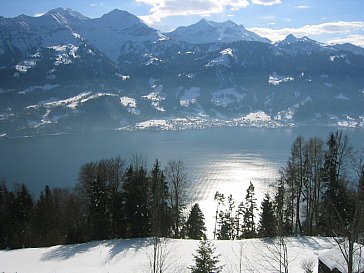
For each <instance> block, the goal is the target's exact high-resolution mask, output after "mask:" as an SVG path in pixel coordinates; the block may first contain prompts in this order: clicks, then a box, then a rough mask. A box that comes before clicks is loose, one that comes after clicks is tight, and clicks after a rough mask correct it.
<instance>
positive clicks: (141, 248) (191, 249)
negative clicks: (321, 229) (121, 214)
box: [0, 237, 335, 273]
mask: <svg viewBox="0 0 364 273" xmlns="http://www.w3.org/2000/svg"><path fill="white" fill-rule="evenodd" d="M214 245H215V246H216V251H215V254H220V255H221V256H220V264H221V265H224V270H223V272H229V273H234V272H239V271H238V269H239V261H240V262H241V263H242V269H243V272H260V273H265V272H267V273H268V272H278V271H279V270H277V269H279V267H278V266H279V261H278V259H277V258H278V252H277V249H276V247H278V245H275V244H274V243H272V241H271V240H269V239H266V240H263V239H250V240H241V241H214ZM163 246H164V249H165V253H168V254H167V255H165V258H166V262H165V265H166V270H165V271H164V272H165V273H169V272H173V273H174V272H179V273H184V272H190V270H189V269H188V267H190V266H191V265H193V263H194V261H193V254H196V249H197V246H198V241H195V240H172V239H170V240H167V242H166V243H165V244H163ZM334 246H335V243H334V241H333V240H332V239H329V238H320V237H298V238H288V239H287V247H288V257H289V272H294V273H301V272H304V271H303V269H302V268H301V267H302V266H301V265H302V263H303V262H304V261H307V262H308V261H313V262H314V271H313V272H317V264H318V263H317V257H318V256H319V255H321V254H323V253H325V252H327V251H328V250H330V249H332V248H333V247H334ZM151 254H152V241H151V239H127V240H111V241H94V242H89V243H85V244H78V245H64V246H54V247H49V248H30V249H20V250H12V251H0V272H4V273H14V272H17V273H24V272H26V273H33V272H34V273H43V272H44V273H50V272H57V273H90V272H97V273H112V272H118V273H119V272H122V273H138V272H140V273H143V272H150V270H149V271H148V268H149V262H150V257H151Z"/></svg>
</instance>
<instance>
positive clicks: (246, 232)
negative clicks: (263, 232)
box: [243, 182, 257, 238]
mask: <svg viewBox="0 0 364 273" xmlns="http://www.w3.org/2000/svg"><path fill="white" fill-rule="evenodd" d="M256 210H257V204H256V199H255V193H254V185H253V183H252V182H250V184H249V187H248V189H247V193H246V196H245V211H244V226H243V237H244V238H254V237H255V236H256V230H255V220H254V218H255V211H256Z"/></svg>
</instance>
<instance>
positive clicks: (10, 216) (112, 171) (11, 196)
mask: <svg viewBox="0 0 364 273" xmlns="http://www.w3.org/2000/svg"><path fill="white" fill-rule="evenodd" d="M186 175H187V174H186V170H185V167H184V165H183V163H182V162H181V161H175V160H171V161H169V162H168V164H167V165H166V167H165V168H164V169H163V170H162V168H161V165H160V162H159V161H158V160H155V162H154V164H153V167H152V168H151V169H150V170H148V169H147V167H146V164H145V162H144V159H143V158H142V156H134V157H133V158H132V160H131V163H130V164H129V165H126V164H125V161H124V160H122V159H121V158H120V157H117V158H111V159H105V160H100V161H97V162H89V163H86V164H84V165H83V166H82V167H81V169H80V171H79V178H78V183H77V184H76V186H75V188H74V189H64V188H53V189H50V188H49V187H48V186H46V187H45V188H44V189H43V190H42V191H41V193H40V196H39V198H37V199H35V198H34V197H33V195H32V194H31V193H30V191H29V190H28V188H27V187H26V185H24V184H21V185H16V186H15V187H14V189H13V190H9V189H8V188H7V186H6V184H5V182H4V181H2V182H1V183H0V248H2V249H6V248H9V249H13V248H22V247H39V246H51V245H56V244H71V243H81V242H87V241H90V240H102V239H112V238H137V237H170V238H193V239H201V238H203V237H204V236H205V235H204V231H205V230H206V229H205V226H204V218H203V214H202V211H201V209H200V208H199V206H198V204H195V205H194V206H193V207H192V208H191V210H190V212H189V213H188V214H187V215H186V213H185V211H186V202H187V201H186V200H187V194H188V193H187V178H186Z"/></svg>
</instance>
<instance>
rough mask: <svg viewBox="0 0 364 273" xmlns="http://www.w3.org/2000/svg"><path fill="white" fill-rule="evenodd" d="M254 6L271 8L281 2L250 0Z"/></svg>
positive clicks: (274, 0) (277, 0) (276, 0)
mask: <svg viewBox="0 0 364 273" xmlns="http://www.w3.org/2000/svg"><path fill="white" fill-rule="evenodd" d="M251 1H252V3H253V4H255V5H263V6H273V5H277V4H281V3H282V2H281V0H251Z"/></svg>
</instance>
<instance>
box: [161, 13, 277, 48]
mask: <svg viewBox="0 0 364 273" xmlns="http://www.w3.org/2000/svg"><path fill="white" fill-rule="evenodd" d="M166 35H167V36H168V37H169V38H171V39H175V40H179V41H184V42H187V43H191V44H205V43H215V42H234V41H258V42H266V43H269V42H270V41H269V40H268V39H266V38H263V37H261V36H259V35H257V34H255V33H254V32H251V31H248V30H247V29H245V28H244V26H243V25H237V24H236V23H234V22H233V21H231V20H228V21H225V22H221V23H218V22H214V21H208V20H206V19H202V20H200V21H198V22H197V23H195V24H193V25H190V26H186V27H178V28H176V29H175V30H174V31H172V32H169V33H167V34H166Z"/></svg>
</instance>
